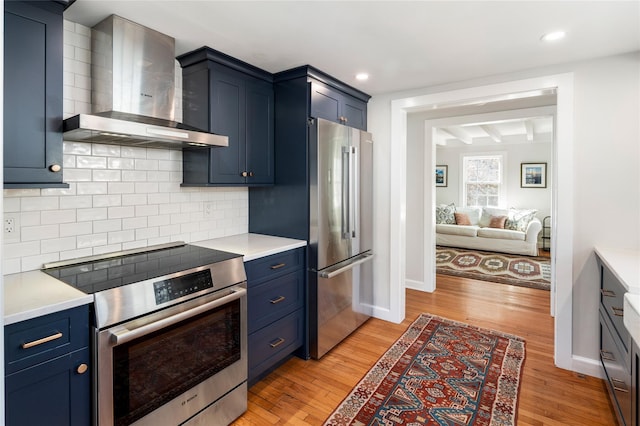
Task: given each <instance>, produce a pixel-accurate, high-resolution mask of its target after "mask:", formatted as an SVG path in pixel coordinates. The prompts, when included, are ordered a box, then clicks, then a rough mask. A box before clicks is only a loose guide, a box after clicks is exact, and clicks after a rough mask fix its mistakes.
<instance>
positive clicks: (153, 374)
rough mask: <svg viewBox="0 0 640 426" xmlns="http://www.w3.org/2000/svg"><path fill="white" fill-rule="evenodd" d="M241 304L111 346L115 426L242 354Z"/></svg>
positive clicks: (178, 392)
mask: <svg viewBox="0 0 640 426" xmlns="http://www.w3.org/2000/svg"><path fill="white" fill-rule="evenodd" d="M240 312H241V309H240V301H239V300H235V301H233V302H230V303H228V304H225V305H224V306H221V307H219V308H216V309H213V310H211V311H207V312H205V313H204V314H200V315H198V316H195V317H192V318H189V319H188V320H185V321H183V322H180V323H178V324H175V325H173V326H170V327H167V328H163V329H162V330H160V331H157V332H155V333H152V334H149V335H146V336H144V337H141V338H139V339H136V340H134V341H132V342H129V343H125V344H122V345H119V346H115V347H114V348H113V401H114V415H115V425H117V426H121V425H129V424H131V423H133V422H134V421H136V420H138V419H140V418H142V417H144V416H145V415H147V414H149V413H150V412H152V411H153V410H155V409H156V408H158V407H160V406H162V405H163V404H165V403H166V402H168V401H170V400H172V399H173V398H175V397H177V396H178V395H180V394H182V393H183V392H185V391H187V390H189V389H190V388H192V387H193V386H195V385H197V384H199V383H201V382H202V381H204V380H206V379H208V378H209V377H211V376H213V375H214V374H216V373H217V372H219V371H221V370H222V369H224V368H225V367H227V366H229V365H231V364H233V363H234V362H236V361H238V360H239V359H240V356H241V350H240V349H241V348H240V344H241V343H240V338H241V319H240Z"/></svg>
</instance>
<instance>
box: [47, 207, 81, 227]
mask: <svg viewBox="0 0 640 426" xmlns="http://www.w3.org/2000/svg"><path fill="white" fill-rule="evenodd" d="M71 222H76V210H74V209H70V210H56V211H43V212H41V214H40V223H41V224H43V225H49V224H55V223H58V224H59V223H71Z"/></svg>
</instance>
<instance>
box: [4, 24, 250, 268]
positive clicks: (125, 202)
mask: <svg viewBox="0 0 640 426" xmlns="http://www.w3.org/2000/svg"><path fill="white" fill-rule="evenodd" d="M64 29H65V34H64V37H65V40H64V59H63V61H64V71H63V72H64V74H63V78H64V82H63V110H64V112H63V115H64V117H65V118H67V117H70V116H72V115H75V114H80V113H90V112H91V93H90V89H91V66H90V62H91V52H90V44H91V43H90V38H91V29H90V28H88V27H85V26H83V25H80V24H76V23H73V22H70V21H65V22H64ZM181 88H182V70H181V68H180V66H179V64H178V63H177V61H176V101H175V104H176V108H175V117H176V121H182V108H181V95H182V93H181ZM63 153H64V157H63V163H62V165H63V171H62V173H63V180H64V182H66V183H68V184H69V188H44V189H38V188H25V189H5V190H4V212H5V215H7V214H13V215H16V216H17V217H18V221H19V227H20V229H19V234H18V235H19V236H20V240H19V241H17V242H12V243H8V242H5V243H4V250H3V252H4V257H3V259H2V265H3V268H4V269H3V273H16V272H21V271H28V270H33V269H39V268H41V267H42V263H44V262H51V261H56V260H66V259H73V258H77V257H83V256H90V255H96V254H101V253H108V252H113V251H117V250H122V249H129V248H138V247H146V246H148V245H155V244H162V243H168V242H171V241H186V242H192V241H201V240H205V239H209V238H217V237H222V236H226V235H233V234H238V233H244V232H247V230H248V226H247V224H248V190H247V188H199V187H193V188H189V187H184V188H183V187H181V186H180V184H181V183H182V151H180V150H164V149H147V148H141V147H133V146H124V145H123V146H118V145H105V144H92V143H85V142H73V141H64V143H63ZM204 203H212V204H213V207H214V208H213V210H212V212H211V215H210V217H206V218H205V217H204Z"/></svg>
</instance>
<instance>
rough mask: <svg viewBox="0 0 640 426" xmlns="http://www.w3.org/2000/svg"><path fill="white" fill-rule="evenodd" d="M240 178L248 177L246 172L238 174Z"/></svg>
mask: <svg viewBox="0 0 640 426" xmlns="http://www.w3.org/2000/svg"><path fill="white" fill-rule="evenodd" d="M240 176H242V177H247V176H248V173H247V172H242V173H240Z"/></svg>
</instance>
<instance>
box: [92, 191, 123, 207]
mask: <svg viewBox="0 0 640 426" xmlns="http://www.w3.org/2000/svg"><path fill="white" fill-rule="evenodd" d="M92 200H93V207H114V206H121V205H122V195H119V194H112V195H94V196H93V197H92Z"/></svg>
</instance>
